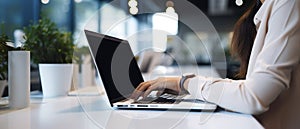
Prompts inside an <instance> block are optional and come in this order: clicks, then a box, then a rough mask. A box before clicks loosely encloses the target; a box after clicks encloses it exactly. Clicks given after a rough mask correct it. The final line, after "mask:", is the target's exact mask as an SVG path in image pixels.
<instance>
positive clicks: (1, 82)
mask: <svg viewBox="0 0 300 129" xmlns="http://www.w3.org/2000/svg"><path fill="white" fill-rule="evenodd" d="M6 86H7V81H6V80H0V99H1V97H2V95H3V91H4V89H5V87H6Z"/></svg>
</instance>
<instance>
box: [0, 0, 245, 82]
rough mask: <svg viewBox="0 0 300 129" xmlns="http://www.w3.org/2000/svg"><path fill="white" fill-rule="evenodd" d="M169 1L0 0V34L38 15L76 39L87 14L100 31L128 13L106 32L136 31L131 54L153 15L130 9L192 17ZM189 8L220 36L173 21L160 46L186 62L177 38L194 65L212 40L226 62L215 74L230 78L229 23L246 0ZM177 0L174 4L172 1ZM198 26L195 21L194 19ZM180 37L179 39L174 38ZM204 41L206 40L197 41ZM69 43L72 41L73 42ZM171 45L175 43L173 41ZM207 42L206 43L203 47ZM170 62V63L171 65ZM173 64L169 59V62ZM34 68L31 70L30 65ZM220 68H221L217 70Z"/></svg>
mask: <svg viewBox="0 0 300 129" xmlns="http://www.w3.org/2000/svg"><path fill="white" fill-rule="evenodd" d="M130 1H135V2H137V3H138V5H137V8H138V10H131V11H133V12H130V9H131V7H129V4H128V2H130ZM171 1H172V3H171V4H170V3H169V4H166V3H167V2H168V0H118V1H117V2H115V4H116V5H117V6H114V5H107V4H108V3H110V2H113V1H112V0H1V1H0V33H4V34H6V35H8V36H9V37H10V39H14V31H15V30H17V29H20V30H22V29H23V27H25V26H28V25H30V24H34V23H37V21H38V20H39V19H40V18H41V16H42V15H44V16H47V17H49V18H50V19H51V20H52V21H54V22H55V23H56V24H57V25H58V27H59V28H60V30H62V31H68V32H71V33H72V36H73V38H74V41H77V39H79V38H80V33H81V32H82V30H83V29H84V27H85V26H86V24H87V23H88V22H89V20H90V18H91V17H95V16H96V20H94V22H96V23H95V25H94V26H93V27H94V30H95V31H97V32H104V31H105V30H107V29H108V27H109V26H107V24H111V23H110V22H111V21H112V20H116V18H118V17H122V16H126V15H132V17H131V18H130V20H129V22H128V23H126V24H124V25H121V26H119V27H118V29H117V30H116V31H115V32H112V33H113V35H114V36H118V37H126V36H127V38H128V37H129V35H128V34H131V32H137V31H141V33H140V34H138V37H139V38H138V39H135V40H134V42H132V43H131V47H132V49H133V51H134V52H135V53H138V52H139V51H142V50H143V49H145V48H149V47H151V45H153V41H151V40H153V39H152V38H149V37H147V35H144V34H143V32H142V30H147V29H148V28H152V27H153V25H154V23H153V22H154V20H153V16H154V14H135V13H136V12H135V11H138V12H143V10H153V11H156V12H157V13H159V12H165V11H166V10H165V9H166V8H167V7H168V6H172V7H173V8H174V10H175V11H176V12H178V17H179V19H180V17H183V16H182V15H190V16H187V17H188V18H189V19H190V20H194V16H193V14H189V13H180V11H178V10H176V8H177V7H178V6H180V5H178V4H179V3H178V2H177V1H178V0H171ZM187 1H188V2H190V3H191V4H193V5H194V6H195V7H197V8H199V9H200V10H201V11H202V12H203V13H204V14H205V15H206V16H207V17H208V19H209V20H210V21H211V23H212V25H213V26H214V27H215V29H216V32H217V33H218V35H219V36H220V39H219V40H217V41H216V39H212V38H210V33H206V32H194V31H193V30H192V28H189V27H188V26H187V25H185V24H184V23H181V22H180V21H179V22H178V29H177V32H176V33H175V34H173V35H169V36H168V37H167V42H168V44H171V45H169V46H167V48H166V50H167V51H168V50H169V51H172V53H174V55H176V58H177V60H176V62H175V64H176V63H180V64H183V65H188V64H189V63H190V62H192V61H191V60H193V59H190V58H189V57H187V55H186V52H185V51H186V50H182V49H183V47H180V46H176V45H173V46H172V43H173V42H177V41H178V42H183V43H185V45H186V46H188V47H189V48H190V49H189V51H191V52H192V53H193V54H194V57H195V60H196V63H197V64H198V65H210V64H211V60H210V56H209V55H208V54H207V51H209V50H211V49H214V43H216V42H218V43H219V44H221V45H222V47H223V48H224V53H225V54H226V60H227V64H226V65H227V66H226V68H227V69H225V70H226V71H225V72H224V71H223V73H221V74H225V75H224V76H223V77H229V78H233V77H234V72H236V70H237V69H238V62H235V61H233V60H232V59H231V58H230V55H229V49H230V40H231V36H232V30H233V27H234V23H235V22H236V21H237V19H238V18H239V17H240V16H241V15H242V14H243V12H244V11H245V10H246V9H247V7H248V6H249V4H250V2H251V1H249V0H247V1H246V0H187ZM176 2H177V3H176ZM103 6H107V8H108V9H107V10H106V11H102V12H101V13H100V12H99V9H100V8H101V7H103ZM186 10H189V8H186ZM194 22H195V23H199V25H201V21H194ZM195 35H197V36H200V37H201V40H202V41H199V39H198V37H197V36H195ZM179 40H180V41H179ZM203 40H205V42H206V43H207V44H209V45H208V48H207V46H203V43H202V44H201V43H199V42H203ZM74 43H75V42H74ZM173 44H176V43H173ZM209 47H210V48H209ZM171 65H172V64H171ZM173 65H174V62H173ZM33 70H34V69H33ZM221 72H222V71H221Z"/></svg>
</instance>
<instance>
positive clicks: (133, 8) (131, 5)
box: [128, 0, 139, 15]
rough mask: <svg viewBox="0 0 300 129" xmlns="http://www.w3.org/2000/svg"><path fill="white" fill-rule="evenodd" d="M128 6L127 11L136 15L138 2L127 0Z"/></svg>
mask: <svg viewBox="0 0 300 129" xmlns="http://www.w3.org/2000/svg"><path fill="white" fill-rule="evenodd" d="M128 6H129V13H130V14H132V15H136V14H138V12H139V9H138V7H137V6H138V2H137V0H129V1H128Z"/></svg>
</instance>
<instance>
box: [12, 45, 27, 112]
mask: <svg viewBox="0 0 300 129" xmlns="http://www.w3.org/2000/svg"><path fill="white" fill-rule="evenodd" d="M8 93H9V107H10V108H14V109H21V108H26V107H28V106H29V103H30V100H29V97H30V52H29V51H9V52H8Z"/></svg>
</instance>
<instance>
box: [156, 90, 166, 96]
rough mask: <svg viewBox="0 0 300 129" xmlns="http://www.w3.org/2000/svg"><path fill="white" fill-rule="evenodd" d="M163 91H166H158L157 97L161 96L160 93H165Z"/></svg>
mask: <svg viewBox="0 0 300 129" xmlns="http://www.w3.org/2000/svg"><path fill="white" fill-rule="evenodd" d="M163 93H164V91H157V93H156V97H158V96H160V95H161V94H163Z"/></svg>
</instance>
